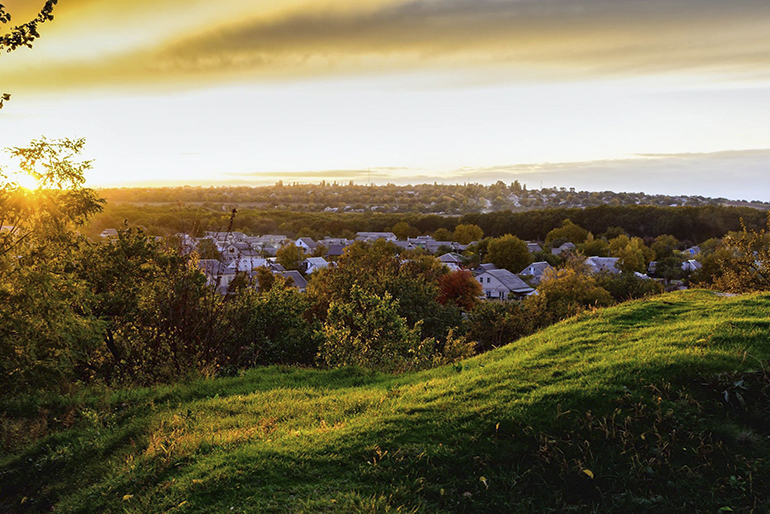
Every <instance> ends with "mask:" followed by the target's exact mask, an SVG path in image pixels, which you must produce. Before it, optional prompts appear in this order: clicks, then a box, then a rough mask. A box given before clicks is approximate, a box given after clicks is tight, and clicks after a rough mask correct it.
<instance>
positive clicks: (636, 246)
mask: <svg viewBox="0 0 770 514" xmlns="http://www.w3.org/2000/svg"><path fill="white" fill-rule="evenodd" d="M609 251H610V255H611V256H612V257H617V258H618V259H619V260H618V263H617V268H618V269H619V270H621V271H623V272H627V273H633V272H634V271H636V272H638V273H644V272H646V271H647V267H648V266H649V264H650V261H652V259H653V258H654V257H655V253H654V252H653V251H652V250H650V249H649V248H647V247H646V246H645V244H644V241H642V239H641V238H639V237H633V238H630V237H628V236H626V235H620V236H618V237H616V238H614V239H612V240H610V241H609Z"/></svg>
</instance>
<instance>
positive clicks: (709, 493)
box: [0, 291, 770, 513]
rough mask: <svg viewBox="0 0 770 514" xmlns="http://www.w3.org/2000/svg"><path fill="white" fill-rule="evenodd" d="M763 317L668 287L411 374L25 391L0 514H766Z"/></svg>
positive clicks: (768, 386) (259, 377)
mask: <svg viewBox="0 0 770 514" xmlns="http://www.w3.org/2000/svg"><path fill="white" fill-rule="evenodd" d="M768 307H770V296H768V295H767V294H759V295H757V294H755V295H747V296H740V297H735V298H724V297H719V296H717V295H715V294H713V293H710V292H703V291H691V292H682V293H675V294H669V295H666V296H659V297H656V298H654V299H647V300H640V301H635V302H631V303H627V304H624V305H622V306H618V307H613V308H609V309H605V310H599V311H596V312H592V313H584V314H582V315H580V316H578V317H576V318H573V319H572V320H570V321H567V322H565V323H561V324H559V325H557V326H553V327H551V328H548V329H546V330H544V331H542V332H539V333H538V334H536V335H533V336H530V337H527V338H524V339H520V340H519V341H517V342H516V343H514V344H510V345H507V346H505V347H504V348H501V349H498V350H495V351H493V352H489V353H486V354H484V355H482V356H480V357H475V358H472V359H468V360H465V361H462V362H461V363H459V364H456V365H448V366H445V367H441V368H438V369H434V370H430V371H426V372H420V373H407V374H404V375H399V376H393V375H382V374H377V373H372V372H367V371H363V370H361V369H360V368H342V369H337V370H331V371H318V370H308V369H299V368H289V367H270V368H260V369H256V370H252V371H249V372H246V373H244V374H239V375H238V376H237V377H232V378H221V379H216V380H203V381H195V382H190V383H184V384H178V385H175V386H161V387H156V388H151V389H119V390H105V389H99V388H91V389H86V390H82V391H80V392H79V393H77V394H75V395H72V396H69V397H61V396H54V395H50V394H39V395H32V396H26V395H24V396H17V397H15V398H14V399H7V400H6V401H5V402H4V404H3V412H4V415H3V418H2V427H3V432H2V437H3V439H2V442H3V448H4V449H3V456H2V457H0V474H1V475H2V483H3V487H2V492H0V509H2V510H3V511H6V512H33V511H40V510H48V509H52V508H53V509H56V510H57V511H62V512H70V511H78V512H105V511H107V512H114V511H120V512H146V511H165V510H173V511H177V512H221V511H231V509H232V511H234V512H285V511H287V510H289V511H293V512H329V511H338V512H342V511H345V512H388V511H397V510H401V511H406V512H410V511H415V512H417V511H421V512H425V511H430V512H469V511H473V512H499V511H500V510H501V509H503V510H505V511H507V512H514V513H516V512H618V513H620V512H624V513H628V512H650V511H659V512H745V513H749V512H755V513H756V512H762V511H763V509H764V508H765V506H766V505H767V503H768V502H769V501H770V498H768V491H770V466H768V464H769V463H770V460H769V459H770V442H769V441H770V440H769V439H768V436H770V432H768V426H770V396H769V395H770V377H769V376H768V369H770V368H769V367H768V366H769V365H770V363H769V362H768V358H770V348H769V347H768V345H767V341H768V323H767V311H768ZM30 477H35V479H34V480H30Z"/></svg>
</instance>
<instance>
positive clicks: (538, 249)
mask: <svg viewBox="0 0 770 514" xmlns="http://www.w3.org/2000/svg"><path fill="white" fill-rule="evenodd" d="M527 250H529V253H535V252H542V251H543V248H542V247H541V246H540V245H539V244H537V243H533V242H531V241H527Z"/></svg>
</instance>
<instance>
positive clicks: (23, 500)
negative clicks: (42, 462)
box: [21, 489, 444, 505]
mask: <svg viewBox="0 0 770 514" xmlns="http://www.w3.org/2000/svg"><path fill="white" fill-rule="evenodd" d="M442 491H443V489H442ZM441 494H444V493H441ZM27 500H29V498H27V497H26V496H25V497H24V498H22V499H21V504H22V505H24V504H25V503H27Z"/></svg>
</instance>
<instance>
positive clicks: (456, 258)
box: [438, 252, 465, 264]
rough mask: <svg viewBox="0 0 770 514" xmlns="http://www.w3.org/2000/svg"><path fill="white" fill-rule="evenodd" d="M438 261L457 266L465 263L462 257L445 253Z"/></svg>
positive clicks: (452, 253)
mask: <svg viewBox="0 0 770 514" xmlns="http://www.w3.org/2000/svg"><path fill="white" fill-rule="evenodd" d="M438 260H440V261H441V262H451V263H455V264H462V263H463V262H464V261H465V259H463V257H462V255H460V254H457V253H454V252H449V253H445V254H444V255H442V256H441V257H439V258H438Z"/></svg>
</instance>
